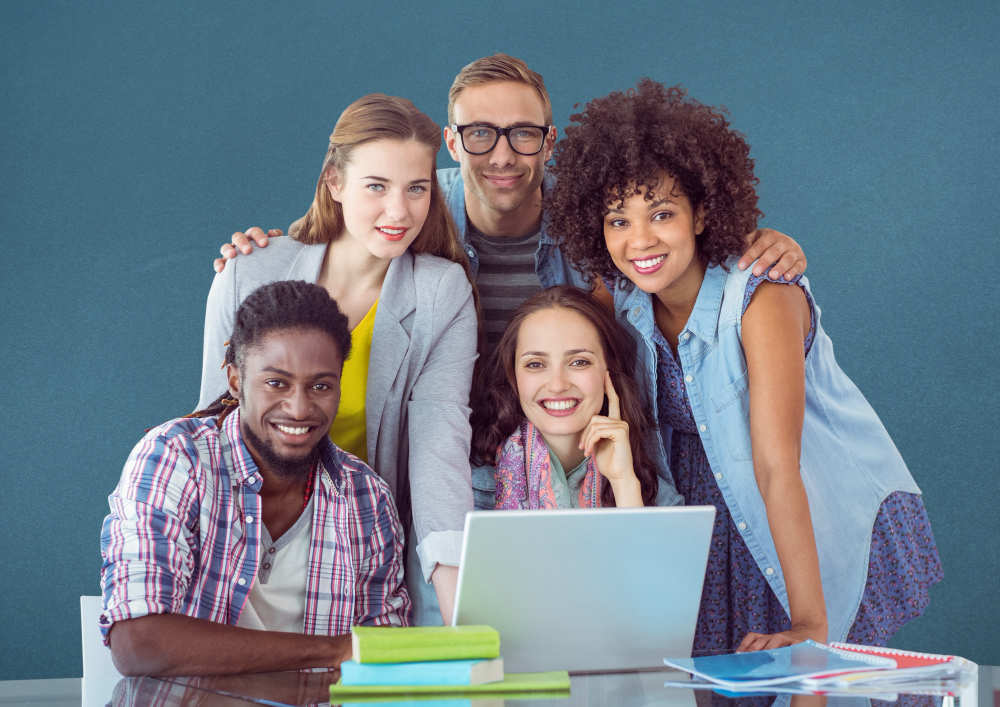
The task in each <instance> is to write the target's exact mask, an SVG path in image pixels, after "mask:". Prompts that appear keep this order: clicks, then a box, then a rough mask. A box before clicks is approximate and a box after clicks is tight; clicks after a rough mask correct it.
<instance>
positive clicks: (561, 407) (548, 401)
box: [538, 398, 583, 417]
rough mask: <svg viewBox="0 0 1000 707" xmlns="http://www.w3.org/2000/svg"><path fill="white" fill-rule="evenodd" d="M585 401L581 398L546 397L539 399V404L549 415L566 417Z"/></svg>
mask: <svg viewBox="0 0 1000 707" xmlns="http://www.w3.org/2000/svg"><path fill="white" fill-rule="evenodd" d="M581 402H583V401H582V400H580V399H579V398H545V399H544V400H539V401H538V405H539V407H541V408H542V409H543V410H545V412H547V413H548V414H549V415H552V416H554V417H566V416H567V415H572V414H573V413H574V412H576V409H577V408H578V407H579V406H580V403H581Z"/></svg>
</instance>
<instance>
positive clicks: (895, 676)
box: [663, 641, 977, 696]
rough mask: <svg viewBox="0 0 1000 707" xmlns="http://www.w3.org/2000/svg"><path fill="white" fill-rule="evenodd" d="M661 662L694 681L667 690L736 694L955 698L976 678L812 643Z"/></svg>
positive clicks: (925, 656) (938, 665)
mask: <svg viewBox="0 0 1000 707" xmlns="http://www.w3.org/2000/svg"><path fill="white" fill-rule="evenodd" d="M663 662H664V663H665V664H666V665H668V666H669V667H671V668H677V669H678V670H683V671H684V672H686V673H690V675H691V677H692V678H693V679H694V680H693V682H685V683H681V682H675V681H670V682H668V683H667V684H668V685H685V686H688V687H692V686H693V687H699V686H700V687H709V688H712V689H720V688H721V689H722V690H725V691H729V692H735V693H745V692H768V693H775V692H789V693H814V694H826V695H850V694H866V695H872V694H873V693H877V694H878V695H879V696H888V695H896V694H899V693H908V694H937V695H955V694H958V693H959V692H961V691H963V690H964V689H965V688H967V687H968V686H969V685H971V684H972V683H973V682H974V681H975V678H976V673H977V666H976V664H975V663H972V662H970V661H968V660H965V659H964V658H959V657H958V656H951V655H933V654H930V653H915V652H913V651H901V650H896V649H892V648H878V647H874V646H859V645H852V644H847V643H831V644H829V645H826V644H823V643H814V642H813V641H805V642H803V643H797V644H795V645H793V646H785V647H784V648H775V649H773V650H766V651H756V652H752V653H735V654H731V655H714V656H706V657H703V658H702V657H699V658H672V659H671V658H668V659H664V661H663Z"/></svg>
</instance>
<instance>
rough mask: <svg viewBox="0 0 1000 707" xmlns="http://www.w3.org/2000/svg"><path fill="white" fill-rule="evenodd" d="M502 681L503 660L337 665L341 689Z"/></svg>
mask: <svg viewBox="0 0 1000 707" xmlns="http://www.w3.org/2000/svg"><path fill="white" fill-rule="evenodd" d="M501 680H503V658H493V659H492V660H433V661H427V662H422V663H357V662H355V661H353V660H346V661H344V662H343V663H341V664H340V684H341V685H484V684H486V683H491V682H500V681H501Z"/></svg>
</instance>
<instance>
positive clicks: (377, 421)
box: [198, 238, 476, 578]
mask: <svg viewBox="0 0 1000 707" xmlns="http://www.w3.org/2000/svg"><path fill="white" fill-rule="evenodd" d="M325 254H326V245H311V246H309V245H303V244H302V243H299V242H298V241H296V240H294V239H292V238H274V239H271V240H270V241H269V243H268V246H267V248H257V249H255V250H254V251H253V253H251V254H250V255H240V256H239V257H237V258H235V259H233V260H230V261H229V262H227V263H226V269H225V270H223V271H222V272H221V273H219V274H218V275H216V276H215V281H214V282H213V283H212V289H211V292H209V295H208V306H207V308H206V312H205V347H204V355H203V359H202V374H201V399H200V400H199V402H198V409H202V408H205V407H207V406H208V405H209V404H210V403H211V402H212V401H214V400H215V399H216V398H217V397H219V395H220V394H222V393H224V392H225V391H226V390H227V387H228V384H227V381H226V375H225V371H223V370H222V369H220V365H221V364H222V360H223V357H224V355H225V349H224V347H223V344H224V342H225V341H226V340H228V339H229V336H230V334H231V333H232V330H233V319H234V316H235V314H236V309H237V307H239V305H240V303H241V302H242V301H243V299H244V298H245V297H246V296H247V295H248V294H250V293H251V292H253V291H254V290H255V289H257V288H258V287H260V286H261V285H264V284H267V283H269V282H274V281H276V280H305V281H306V282H316V281H317V280H318V279H319V271H320V267H321V266H322V264H323V256H324V255H325ZM475 359H476V313H475V307H474V305H473V299H472V287H471V285H470V284H469V281H468V279H467V278H466V277H465V271H464V270H463V268H462V267H461V266H460V265H456V264H455V263H452V262H450V261H448V260H445V259H443V258H438V257H435V256H433V255H426V254H421V255H413V254H412V253H410V252H409V251H407V252H406V253H404V254H403V255H401V256H399V257H398V258H395V259H394V260H393V261H392V263H391V264H390V265H389V271H388V272H387V273H386V276H385V282H384V283H383V284H382V293H381V295H380V297H379V303H378V309H377V310H376V312H375V327H374V331H373V333H372V349H371V356H370V358H369V361H368V390H367V393H366V397H365V418H366V423H367V427H368V429H367V436H368V461H369V464H370V465H371V467H372V468H373V469H375V471H376V472H377V473H378V475H379V476H381V477H382V478H383V479H385V480H386V482H387V483H388V484H389V488H390V490H391V491H392V495H393V498H394V499H395V501H396V505H397V507H398V508H399V513H400V518H401V520H402V523H403V527H404V528H410V527H411V526H410V523H411V519H412V524H413V528H414V529H415V532H416V541H417V552H418V555H419V557H420V560H421V566H422V569H423V570H424V575H425V578H426V577H428V576H429V574H430V572H431V571H432V570H433V568H434V564H435V563H436V562H440V563H441V564H448V565H455V566H457V565H458V563H459V554H460V552H461V542H462V540H461V538H462V530H463V528H464V527H465V514H466V512H467V511H471V510H472V505H473V504H472V483H471V478H470V467H469V444H470V440H471V438H472V430H471V428H470V426H469V389H470V388H471V386H472V367H473V364H474V363H475Z"/></svg>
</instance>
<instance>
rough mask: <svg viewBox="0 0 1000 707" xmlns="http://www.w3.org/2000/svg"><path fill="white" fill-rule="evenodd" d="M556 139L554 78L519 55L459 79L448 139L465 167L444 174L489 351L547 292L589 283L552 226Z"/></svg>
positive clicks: (488, 60)
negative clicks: (547, 212) (547, 196)
mask: <svg viewBox="0 0 1000 707" xmlns="http://www.w3.org/2000/svg"><path fill="white" fill-rule="evenodd" d="M556 135H557V130H556V127H555V126H554V125H552V104H551V103H550V102H549V94H548V92H547V91H546V90H545V83H544V82H543V81H542V77H541V76H540V75H539V74H538V73H536V72H534V71H532V70H531V69H529V68H528V66H527V65H526V64H525V63H524V62H523V61H521V60H520V59H515V58H514V57H510V56H507V55H506V54H495V55H493V56H489V57H484V58H482V59H479V60H477V61H474V62H472V63H471V64H469V65H468V66H466V67H465V68H464V69H462V71H461V72H459V74H458V76H457V77H455V82H454V83H453V84H452V85H451V90H450V91H449V92H448V127H446V128H445V129H444V138H445V144H446V145H447V147H448V152H450V153H451V156H452V157H453V158H454V159H455V160H456V161H457V162H458V163H459V165H460V167H459V169H443V170H439V171H438V180H439V181H440V183H441V188H442V191H443V193H444V197H445V201H446V202H447V203H448V208H449V210H450V211H451V214H452V216H453V217H454V218H455V223H456V224H457V225H458V231H459V233H460V234H461V238H462V241H463V244H464V247H465V252H466V254H467V255H468V256H469V261H470V265H471V266H472V272H473V274H474V275H475V277H476V285H477V287H478V288H479V296H480V298H481V302H482V307H483V315H484V317H485V320H486V343H487V346H488V347H489V348H490V349H492V347H493V346H495V345H496V343H497V342H498V341H499V340H500V336H501V335H502V334H503V331H504V329H505V328H506V326H507V322H508V321H510V318H511V316H512V315H513V313H514V310H516V309H517V308H518V307H519V306H521V303H522V302H524V300H526V299H527V298H528V297H530V296H531V295H533V294H534V293H535V292H537V291H538V290H540V289H542V288H546V287H552V286H553V285H562V284H573V285H577V286H579V287H586V288H588V289H589V283H588V282H587V281H586V280H584V278H583V276H582V275H581V274H580V273H579V272H577V271H576V270H574V269H573V268H571V267H570V266H569V263H568V261H567V260H566V256H564V255H563V253H562V251H561V250H559V247H558V245H557V243H556V240H555V238H553V237H552V236H551V235H549V234H547V233H546V232H545V226H544V223H543V217H542V191H543V190H544V189H547V188H549V187H550V186H551V182H552V179H553V178H552V176H551V175H547V174H546V172H545V163H546V162H548V160H549V158H551V157H552V149H553V147H555V143H556Z"/></svg>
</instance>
